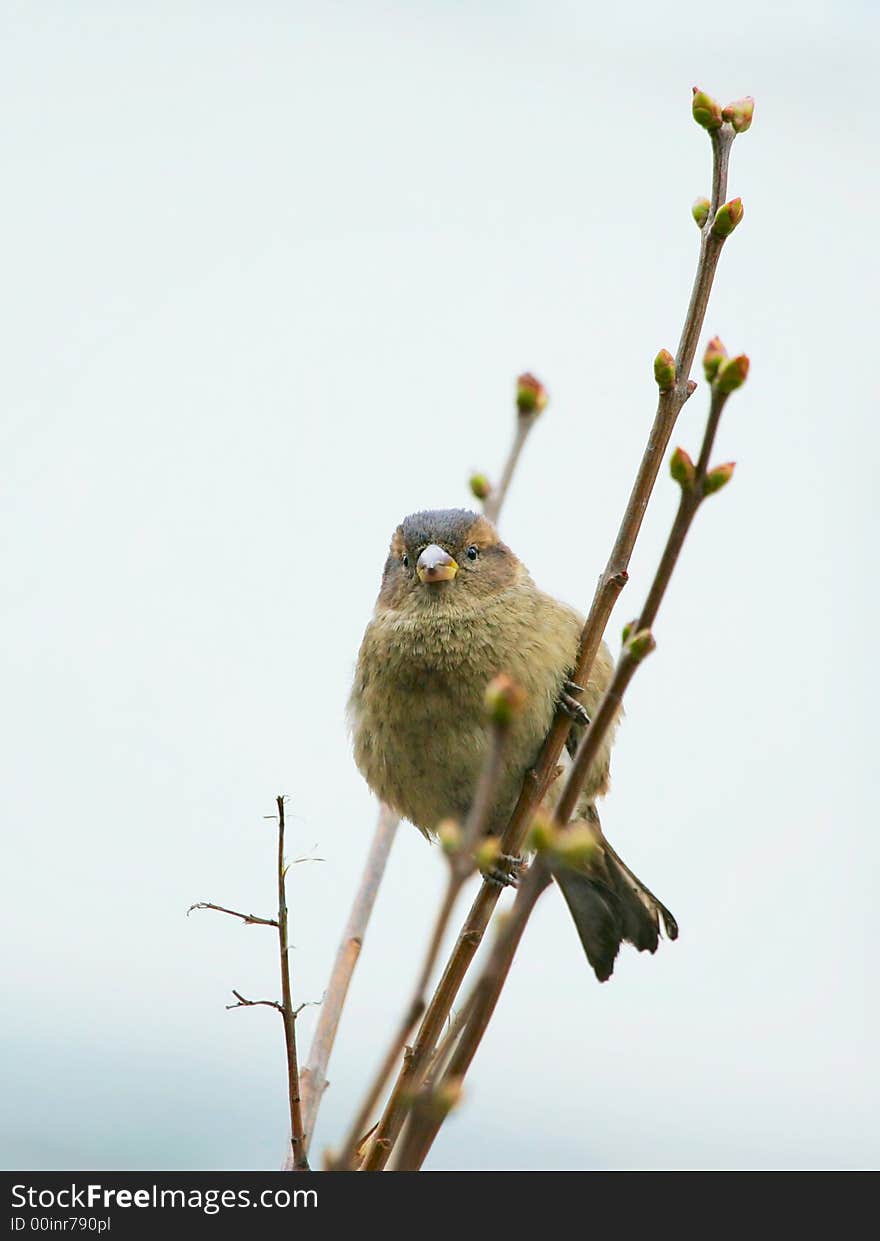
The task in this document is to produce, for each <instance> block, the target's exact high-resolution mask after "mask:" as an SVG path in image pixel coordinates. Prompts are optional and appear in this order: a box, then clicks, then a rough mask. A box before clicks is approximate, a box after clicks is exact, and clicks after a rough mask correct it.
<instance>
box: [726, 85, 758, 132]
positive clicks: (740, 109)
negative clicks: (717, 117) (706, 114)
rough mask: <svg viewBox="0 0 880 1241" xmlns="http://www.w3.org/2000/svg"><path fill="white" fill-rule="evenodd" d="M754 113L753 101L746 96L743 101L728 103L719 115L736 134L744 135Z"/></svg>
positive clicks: (737, 100) (736, 100)
mask: <svg viewBox="0 0 880 1241" xmlns="http://www.w3.org/2000/svg"><path fill="white" fill-rule="evenodd" d="M754 113H755V101H754V99H753V98H752V97H751V95H746V97H745V99H735V100H734V102H733V103H729V104H728V105H727V107H726V108H723V109H722V112H721V115H722V117H723V118H724V120H725V121H729V122H730V124H731V125H732V126H733V128H734V129H735V130H736V132H737V133H738V134H744V133H745V132H746V130H747V129H748V127H749V126H750V125H751V123H752V117H753V116H754Z"/></svg>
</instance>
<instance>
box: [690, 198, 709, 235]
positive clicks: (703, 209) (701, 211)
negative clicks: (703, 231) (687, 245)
mask: <svg viewBox="0 0 880 1241" xmlns="http://www.w3.org/2000/svg"><path fill="white" fill-rule="evenodd" d="M711 205H712V204H711V203H710V202H709V199H708V198H695V199H694V205H693V206H692V207H691V215H692V216H693V217H694V219H695V220H696V222H697V227H698V228H702V227H703V225H704V224H705V223H706V221H707V220H708V218H709V208H710V207H711Z"/></svg>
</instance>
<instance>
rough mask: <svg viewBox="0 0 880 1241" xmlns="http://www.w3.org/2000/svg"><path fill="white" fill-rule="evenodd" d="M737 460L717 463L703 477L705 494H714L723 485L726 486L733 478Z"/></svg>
mask: <svg viewBox="0 0 880 1241" xmlns="http://www.w3.org/2000/svg"><path fill="white" fill-rule="evenodd" d="M735 466H736V462H735V461H726V462H725V463H724V465H716V466H715V468H714V469H712V470H710V471H709V473H708V474H707V475H706V477H705V478H704V479H703V495H704V496H712V495H714V494H715V492H716V491H720V490H721V488H722V487H726V486H727V484H728V483H729V482H730V480H731V479H732V478H733V470H734V467H735Z"/></svg>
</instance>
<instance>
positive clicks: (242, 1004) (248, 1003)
mask: <svg viewBox="0 0 880 1241" xmlns="http://www.w3.org/2000/svg"><path fill="white" fill-rule="evenodd" d="M232 994H233V995H234V996H235V998H236V1000H237V1001H238V1003H237V1004H227V1005H226V1011H227V1012H228V1011H229V1009H231V1008H259V1007H261V1005H265V1007H266V1008H274V1009H277V1011H278V1012H279V1013H280V1012H281V1005H280V1004H279V1003H278V1001H277V1000H246V999H245V997H244V996H243V995H242V994H241V992H240V991H236V990H235V988H234V987H233V989H232Z"/></svg>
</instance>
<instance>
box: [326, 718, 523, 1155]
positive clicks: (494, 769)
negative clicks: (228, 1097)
mask: <svg viewBox="0 0 880 1241" xmlns="http://www.w3.org/2000/svg"><path fill="white" fill-rule="evenodd" d="M507 732H508V729H507V726H506V724H502V723H500V722H499V721H498V720H495V721H494V722H493V723H492V725H491V728H490V733H489V750H488V752H487V754H486V760H485V762H484V764H483V767H482V770H481V772H480V777H479V781H478V783H477V791H476V794H475V796H474V800H473V803H472V805H471V807H470V810H469V811H468V817H467V819H466V820H465V824H464V827H463V829H462V832H461V840H460V843H459V846H458V848H456V849H455V850H454V851H453V852H452V853H450V854H449V855H448V857H449V878H448V881H447V884H446V892H445V893H444V896H443V901H442V903H441V905H440V910H439V912H438V914H437V918H436V920H435V922H434V929H433V931H432V933H431V938H430V941H429V943H428V950H427V952H426V954H425V957H424V960H423V962H422V967H421V969H420V971H419V976H418V979H417V981H416V985H415V987H414V988H413V992H412V996H411V999H410V1002H409V1004H408V1006H407V1008H406V1010H405V1012H404V1016H403V1020H402V1021H401V1023H400V1025H399V1026H398V1028H397V1030H396V1031H395V1034H394V1037H393V1039H392V1040H391V1043H390V1044H389V1047H388V1050H387V1052H386V1053H385V1056H384V1058H383V1060H382V1063H381V1065H380V1067H379V1071H378V1072H377V1073H376V1076H375V1077H374V1079H373V1083H372V1085H371V1086H370V1088H369V1090H368V1091H367V1094H366V1097H365V1099H364V1101H363V1103H362V1105H361V1107H360V1110H359V1111H358V1113H357V1116H356V1117H355V1119H354V1123H353V1124H352V1125H351V1127H350V1129H349V1131H348V1136H347V1137H346V1139H345V1142H344V1144H343V1146H342V1148H341V1149H340V1151H339V1153H338V1155H337V1156H336V1158H335V1160H334V1166H336V1167H337V1168H347V1167H350V1166H351V1163H352V1161H353V1160H354V1157H355V1154H356V1152H357V1150H358V1147H359V1143H360V1141H361V1138H362V1136H363V1133H364V1130H365V1129H366V1127H367V1125H368V1123H369V1120H370V1117H371V1115H372V1114H373V1109H374V1108H375V1106H376V1103H377V1102H378V1100H379V1096H380V1095H381V1093H382V1091H383V1089H384V1088H385V1084H386V1082H387V1081H388V1078H389V1077H390V1076H391V1073H392V1072H393V1070H394V1066H395V1064H396V1063H397V1061H398V1058H399V1056H400V1054H401V1052H402V1051H403V1049H404V1047H405V1046H406V1042H407V1039H408V1038H409V1036H410V1034H411V1033H412V1031H413V1028H414V1027H415V1024H416V1022H417V1021H418V1019H419V1017H421V1015H422V1013H423V1012H424V1009H425V993H426V992H427V990H428V983H429V982H430V981H431V975H432V974H433V972H434V967H435V965H436V963H437V957H438V956H439V955H440V949H441V948H442V946H443V940H444V938H445V935H446V930H447V928H448V926H449V919H450V918H451V916H452V911H453V909H454V908H455V905H456V903H457V901H458V897H459V894H460V892H461V889H462V888H463V887H464V885H465V883H466V882H467V880H468V879H469V878H470V876H471V875H472V874H473V873H474V871H475V869H476V862H475V859H474V849H475V847H476V845H477V844H478V842H479V840H480V839H481V837H482V836H483V835H484V834H485V831H486V827H487V826H488V823H489V816H490V814H491V812H492V804H493V800H494V796H495V792H496V789H497V787H498V780H499V778H500V775H501V768H502V761H503V755H504V744H505V741H506V738H507Z"/></svg>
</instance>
